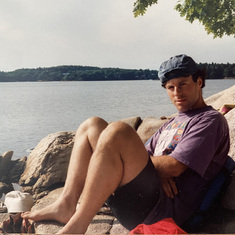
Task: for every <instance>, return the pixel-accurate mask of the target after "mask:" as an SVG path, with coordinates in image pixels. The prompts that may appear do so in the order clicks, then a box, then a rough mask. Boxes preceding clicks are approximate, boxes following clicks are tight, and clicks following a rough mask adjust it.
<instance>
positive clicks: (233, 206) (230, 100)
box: [0, 85, 235, 234]
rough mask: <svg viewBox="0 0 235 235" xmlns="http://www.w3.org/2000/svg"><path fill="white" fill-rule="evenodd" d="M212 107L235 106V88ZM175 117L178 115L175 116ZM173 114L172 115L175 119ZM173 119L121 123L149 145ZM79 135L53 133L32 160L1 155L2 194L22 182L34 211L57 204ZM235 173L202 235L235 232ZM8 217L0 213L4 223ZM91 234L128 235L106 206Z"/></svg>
mask: <svg viewBox="0 0 235 235" xmlns="http://www.w3.org/2000/svg"><path fill="white" fill-rule="evenodd" d="M206 103H207V104H208V105H212V106H213V107H214V108H215V109H218V110H219V109H220V108H221V107H222V106H223V105H225V104H235V85H234V86H232V87H230V88H229V89H226V90H224V91H222V92H220V93H217V94H215V95H213V96H211V97H209V98H207V99H206ZM173 115H174V114H173ZM173 115H172V116H173ZM234 117H235V108H233V109H231V110H230V111H229V112H228V113H226V114H225V118H226V119H227V121H228V124H229V128H230V139H231V144H230V152H229V155H230V156H231V157H232V158H233V159H234V160H235V120H234ZM169 118H171V117H162V118H161V119H157V118H155V117H147V118H145V119H143V120H142V119H141V118H140V117H131V118H127V119H123V120H121V121H123V122H126V123H128V124H129V125H130V126H131V127H132V128H133V129H135V130H136V131H137V133H138V134H139V136H140V138H141V139H142V141H143V142H146V141H147V140H148V139H149V138H150V137H151V135H152V134H153V133H155V132H156V130H157V129H158V128H159V127H160V126H162V125H163V124H164V123H165V122H166V121H167V120H168V119H169ZM74 135H75V132H58V133H53V134H50V135H48V136H47V137H45V138H44V139H42V140H41V141H40V142H39V144H38V145H37V146H36V147H35V148H34V150H33V151H32V152H31V153H30V155H29V156H28V157H23V158H22V159H18V160H15V161H12V160H11V158H12V155H13V151H8V152H6V153H4V154H2V156H0V182H1V183H0V195H1V196H2V194H6V193H7V192H9V191H12V190H13V186H12V183H18V184H20V185H21V187H22V191H24V192H29V193H30V194H31V195H33V197H34V200H35V205H34V206H33V208H32V210H38V209H40V208H42V207H45V206H46V205H48V204H50V203H51V202H53V201H54V200H55V199H56V198H57V197H58V196H59V194H60V192H61V190H62V188H63V185H64V182H65V179H66V174H67V168H68V163H69V158H70V153H71V151H72V146H73V142H74ZM234 186H235V172H233V174H232V181H231V183H230V185H229V187H228V190H227V192H226V194H225V195H224V196H223V199H222V202H221V205H219V206H218V208H217V209H216V212H214V213H213V214H212V215H211V218H209V221H210V222H208V224H207V225H206V226H205V227H204V228H203V230H202V231H200V233H234V231H235V200H234V199H235V187H234ZM7 216H8V214H7V213H1V214H0V221H3V220H4V219H5V218H6V217H7ZM61 226H63V225H61V224H58V223H55V222H50V221H49V222H37V223H35V224H34V227H35V233H38V234H45V233H56V232H57V231H58V230H59V229H60V228H61ZM87 233H88V234H89V233H93V234H94V233H96V234H97V233H99V234H128V233H129V231H128V230H126V229H125V228H123V227H122V226H121V225H120V224H119V223H118V221H117V220H116V219H115V217H114V216H113V215H112V212H111V211H110V209H109V208H107V207H102V208H101V210H100V211H99V213H98V214H97V215H96V216H95V217H94V219H93V222H92V223H91V225H90V226H89V228H88V231H87Z"/></svg>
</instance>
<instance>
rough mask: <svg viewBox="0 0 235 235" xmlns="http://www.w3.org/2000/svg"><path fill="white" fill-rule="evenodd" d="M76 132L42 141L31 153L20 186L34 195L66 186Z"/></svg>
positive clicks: (59, 133)
mask: <svg viewBox="0 0 235 235" xmlns="http://www.w3.org/2000/svg"><path fill="white" fill-rule="evenodd" d="M74 136H75V132H57V133H54V134H50V135H48V136H47V137H45V138H44V139H42V140H41V141H40V142H39V144H38V145H37V146H36V147H35V148H34V150H33V151H32V152H31V153H30V155H29V157H28V160H27V163H26V168H25V171H24V173H23V174H22V176H21V178H20V185H22V186H23V187H24V186H32V187H33V192H34V193H36V194H37V193H41V192H42V191H44V190H48V189H52V188H53V187H58V186H59V185H61V184H64V182H65V179H66V176H67V169H68V164H69V159H70V154H71V151H72V147H73V143H74Z"/></svg>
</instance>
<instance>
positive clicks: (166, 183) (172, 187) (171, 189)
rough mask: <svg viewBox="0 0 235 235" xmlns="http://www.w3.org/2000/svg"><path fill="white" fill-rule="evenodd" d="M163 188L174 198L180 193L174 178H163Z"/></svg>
mask: <svg viewBox="0 0 235 235" xmlns="http://www.w3.org/2000/svg"><path fill="white" fill-rule="evenodd" d="M161 183H162V188H163V191H164V192H165V194H166V196H167V197H170V198H174V196H175V195H177V194H178V189H177V187H176V184H175V181H174V179H172V178H161Z"/></svg>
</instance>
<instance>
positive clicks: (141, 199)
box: [107, 158, 160, 230]
mask: <svg viewBox="0 0 235 235" xmlns="http://www.w3.org/2000/svg"><path fill="white" fill-rule="evenodd" d="M159 193H160V181H159V177H158V175H157V172H156V170H155V168H154V165H153V163H152V161H151V159H150V158H149V161H148V163H147V165H146V166H145V168H144V169H143V170H142V171H141V172H140V173H139V175H137V176H136V178H134V179H133V180H132V181H131V182H129V183H127V184H126V185H123V186H122V187H120V188H118V189H117V190H116V191H115V193H114V195H111V196H110V197H109V198H108V200H107V204H108V206H109V207H110V208H111V209H112V212H113V214H114V215H115V216H116V218H117V219H118V220H119V222H120V223H121V224H122V225H123V226H124V227H126V228H127V229H129V230H132V229H133V228H135V227H136V226H137V225H138V224H141V223H142V222H143V221H144V219H145V218H146V217H147V215H148V214H149V213H150V211H151V210H152V209H153V207H154V206H155V205H156V203H157V202H158V199H159Z"/></svg>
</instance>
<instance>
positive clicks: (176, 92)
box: [174, 86, 182, 96]
mask: <svg viewBox="0 0 235 235" xmlns="http://www.w3.org/2000/svg"><path fill="white" fill-rule="evenodd" d="M174 95H175V96H179V95H182V91H181V89H180V88H179V87H177V86H176V87H175V89H174Z"/></svg>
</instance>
